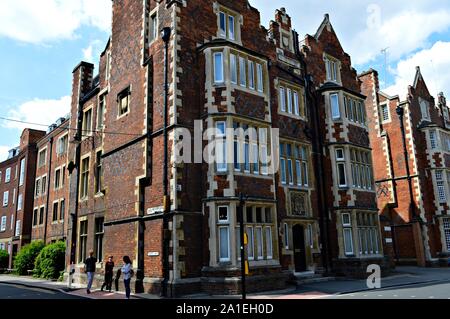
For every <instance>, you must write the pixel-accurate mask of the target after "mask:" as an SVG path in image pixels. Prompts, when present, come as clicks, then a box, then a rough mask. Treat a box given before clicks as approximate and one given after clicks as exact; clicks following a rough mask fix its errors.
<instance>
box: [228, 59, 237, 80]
mask: <svg viewBox="0 0 450 319" xmlns="http://www.w3.org/2000/svg"><path fill="white" fill-rule="evenodd" d="M237 77H238V72H237V57H236V55H235V54H230V80H231V83H233V84H237Z"/></svg>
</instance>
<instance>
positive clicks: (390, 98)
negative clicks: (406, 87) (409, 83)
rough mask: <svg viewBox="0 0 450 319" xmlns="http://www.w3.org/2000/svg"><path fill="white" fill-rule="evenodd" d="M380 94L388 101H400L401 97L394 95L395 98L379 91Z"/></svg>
mask: <svg viewBox="0 0 450 319" xmlns="http://www.w3.org/2000/svg"><path fill="white" fill-rule="evenodd" d="M378 93H379V94H380V95H382V96H384V97H385V98H386V99H388V100H395V99H400V97H399V96H398V95H394V96H390V95H389V94H387V93H385V92H383V91H378Z"/></svg>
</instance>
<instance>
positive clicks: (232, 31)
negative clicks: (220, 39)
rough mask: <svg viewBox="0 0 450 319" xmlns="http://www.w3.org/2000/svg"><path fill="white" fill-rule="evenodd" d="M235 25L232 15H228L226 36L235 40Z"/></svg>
mask: <svg viewBox="0 0 450 319" xmlns="http://www.w3.org/2000/svg"><path fill="white" fill-rule="evenodd" d="M235 27H236V24H235V22H234V17H233V16H232V15H229V16H228V37H229V38H230V40H236V34H235Z"/></svg>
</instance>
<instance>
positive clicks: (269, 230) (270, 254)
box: [265, 221, 273, 260]
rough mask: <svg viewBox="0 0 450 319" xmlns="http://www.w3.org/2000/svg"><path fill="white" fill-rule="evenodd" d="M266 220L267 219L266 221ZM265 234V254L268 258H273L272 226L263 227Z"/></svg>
mask: <svg viewBox="0 0 450 319" xmlns="http://www.w3.org/2000/svg"><path fill="white" fill-rule="evenodd" d="M266 222H267V221H266ZM265 233H266V234H265V235H266V256H267V259H268V260H271V259H273V239H272V227H270V226H267V227H266V228H265Z"/></svg>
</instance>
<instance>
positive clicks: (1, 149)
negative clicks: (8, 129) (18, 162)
mask: <svg viewBox="0 0 450 319" xmlns="http://www.w3.org/2000/svg"><path fill="white" fill-rule="evenodd" d="M10 149H12V147H9V146H3V145H0V162H3V161H5V160H6V159H7V158H8V152H9V150H10Z"/></svg>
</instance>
